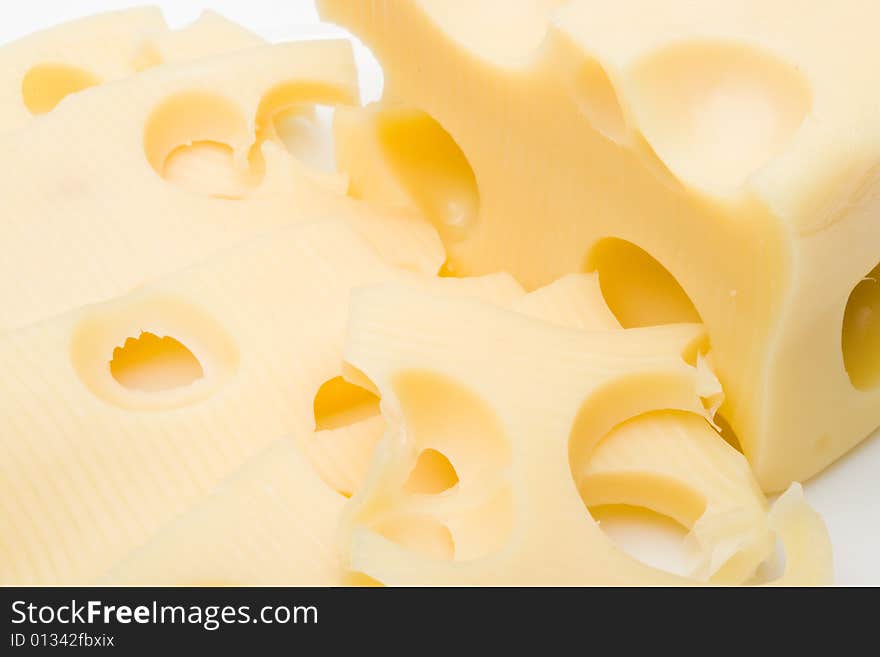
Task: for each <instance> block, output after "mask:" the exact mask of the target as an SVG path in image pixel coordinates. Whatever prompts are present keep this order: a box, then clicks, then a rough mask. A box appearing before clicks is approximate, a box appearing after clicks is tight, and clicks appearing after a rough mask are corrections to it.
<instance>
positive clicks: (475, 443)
mask: <svg viewBox="0 0 880 657" xmlns="http://www.w3.org/2000/svg"><path fill="white" fill-rule="evenodd" d="M392 386H393V388H394V392H395V395H396V397H397V399H398V401H399V402H400V406H401V409H402V410H403V418H404V426H405V429H406V432H407V435H408V437H409V438H410V439H411V440H412V441H413V443H414V446H415V448H416V449H417V450H419V452H418V453H419V454H420V455H421V458H420V459H419V460H421V461H422V463H421V464H419V462H418V460H417V461H416V463H415V464H414V468H416V472H417V474H418V473H419V472H421V471H422V470H421V469H420V465H421V466H423V468H424V470H426V471H428V472H432V473H435V474H436V473H445V474H443V476H440V477H437V478H434V477H431V478H430V480H431V481H432V482H433V483H432V485H433V486H434V487H435V488H436V487H437V486H439V485H441V484H440V483H437V482H445V483H450V482H452V480H453V476H454V477H455V479H457V480H460V481H461V483H462V485H465V484H468V483H469V482H478V481H481V480H484V479H485V478H486V477H497V476H501V474H502V473H503V472H504V471H505V470H506V468H507V467H508V465H509V463H510V460H511V455H510V444H509V442H508V440H507V436H506V434H505V432H504V430H503V429H502V427H501V424H500V422H499V420H498V417H497V415H496V414H495V413H494V411H493V410H492V409H491V408H490V407H489V406H488V405H487V404H486V402H485V401H484V400H483V399H482V398H480V397H479V396H478V395H476V394H474V393H473V392H471V391H470V390H468V389H467V388H465V387H464V386H462V385H460V384H458V383H457V382H455V381H453V380H451V379H448V378H445V377H443V376H441V375H437V374H433V373H429V372H424V371H411V372H404V373H402V374H399V375H397V376H396V377H395V378H394V380H393V382H392ZM429 449H430V450H433V452H435V453H432V452H427V450H429ZM426 452H427V453H426ZM444 461H447V462H448V463H449V466H448V467H447V466H446V464H445V463H444ZM453 463H454V464H455V466H454V467H452V465H451V464H453Z"/></svg>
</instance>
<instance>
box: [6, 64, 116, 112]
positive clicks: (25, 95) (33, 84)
mask: <svg viewBox="0 0 880 657" xmlns="http://www.w3.org/2000/svg"><path fill="white" fill-rule="evenodd" d="M100 83H101V80H100V79H98V78H97V77H96V76H94V75H93V74H92V73H90V72H88V71H86V70H85V69H81V68H77V67H76V66H68V65H66V64H38V65H37V66H34V67H33V68H31V69H30V70H29V71H28V72H27V73H26V74H25V76H24V78H23V79H22V82H21V96H22V100H24V104H25V107H27V109H28V111H29V112H30V113H31V114H34V115H38V114H47V113H48V112H51V111H52V110H53V109H55V107H56V106H57V105H58V103H60V102H61V101H62V100H64V99H65V98H66V97H67V96H69V95H70V94H74V93H77V92H78V91H82V90H83V89H88V88H89V87H94V86H96V85H98V84H100Z"/></svg>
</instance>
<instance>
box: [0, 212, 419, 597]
mask: <svg viewBox="0 0 880 657" xmlns="http://www.w3.org/2000/svg"><path fill="white" fill-rule="evenodd" d="M391 230H392V232H393V234H394V236H395V237H396V238H397V239H405V228H403V227H401V226H397V227H394V228H392V229H391ZM409 276H411V274H408V273H406V272H404V271H402V270H398V269H393V268H390V267H389V266H387V265H385V264H384V263H383V262H382V261H381V260H380V259H379V257H378V256H377V255H376V254H375V253H374V251H373V250H372V249H371V248H370V247H369V245H368V244H367V243H366V242H365V241H364V240H363V239H361V238H359V237H357V235H356V234H355V233H354V232H353V231H352V230H351V229H350V228H349V227H348V226H347V225H346V223H345V222H344V221H342V220H321V221H315V222H307V223H303V224H300V225H297V226H293V227H290V228H286V229H283V230H281V231H276V232H275V233H273V234H271V235H268V236H265V237H262V238H259V239H258V240H256V241H254V242H252V243H250V244H248V245H246V246H242V247H240V248H237V249H233V250H230V251H228V252H225V253H223V254H218V255H217V256H216V257H214V258H211V259H209V260H206V261H205V262H204V263H202V264H200V265H198V266H195V267H192V268H189V269H187V270H184V271H181V272H178V273H175V274H173V275H170V276H168V277H167V278H164V279H162V280H160V281H158V282H155V283H153V284H150V285H146V286H142V287H141V288H140V289H139V290H138V291H136V292H134V293H132V294H130V295H128V296H125V297H122V298H120V299H118V300H114V301H112V302H108V303H105V304H99V305H93V306H88V307H85V308H82V309H79V310H76V311H74V312H71V313H69V314H66V315H63V316H61V317H58V318H55V319H52V320H50V321H44V322H41V323H38V324H35V325H33V326H30V327H28V328H25V329H21V330H18V331H12V332H8V333H7V334H5V335H4V336H0V368H2V370H3V372H4V376H3V377H2V380H0V455H2V456H0V500H4V504H3V510H2V513H0V555H2V558H0V582H3V583H4V584H73V583H80V584H81V583H88V582H92V581H94V580H95V579H96V578H98V577H99V576H100V575H101V574H102V573H103V572H105V571H106V570H107V569H109V568H110V567H111V566H113V565H114V564H115V563H117V562H118V561H119V560H120V559H122V558H123V557H125V556H126V555H128V554H129V553H130V552H131V550H133V549H134V548H136V547H138V546H139V545H141V544H143V543H144V542H146V541H147V540H148V539H149V538H150V537H152V536H153V534H154V533H155V532H156V531H158V530H159V529H160V528H161V527H162V526H163V525H165V524H166V523H168V522H169V521H171V520H172V519H173V518H175V517H176V516H178V515H179V514H181V513H183V512H184V511H186V510H188V509H189V508H190V507H192V506H193V505H194V504H196V503H198V502H199V501H200V500H202V499H203V498H204V497H205V496H206V495H208V494H209V493H211V492H212V491H214V490H215V489H216V487H217V486H218V485H219V484H220V482H221V481H222V480H223V479H224V478H225V477H227V476H228V475H230V474H232V473H233V472H235V471H236V470H238V469H239V468H241V467H242V466H243V465H244V464H246V463H248V462H249V461H251V460H252V459H254V458H255V457H257V456H258V455H259V454H260V453H261V452H263V451H264V450H266V449H267V448H269V447H270V446H272V445H274V444H275V443H276V442H277V441H278V440H280V439H281V438H282V437H284V436H294V437H295V436H302V435H304V434H308V433H311V432H312V431H314V428H315V425H314V410H313V399H314V397H315V394H316V392H317V391H318V390H319V388H320V387H321V386H322V384H323V383H324V382H326V381H328V380H330V379H333V378H334V377H337V376H339V375H340V374H341V373H342V347H343V339H344V332H345V324H346V319H347V301H348V297H349V293H350V290H351V289H352V288H353V287H355V286H359V285H368V284H371V283H373V284H375V283H379V282H383V281H388V280H395V279H397V280H400V279H402V278H404V277H409ZM296 458H298V457H296ZM303 458H304V457H303ZM293 460H295V457H294V456H293V455H291V456H289V457H286V461H289V462H292V461H293ZM305 463H306V461H303V465H302V466H297V467H300V468H306V467H307V466H306V465H305ZM255 467H257V466H255ZM302 486H303V487H304V488H303V490H304V491H305V492H306V493H308V495H312V496H313V497H309V498H308V499H314V500H315V504H316V505H318V504H319V502H320V503H322V504H323V502H321V500H326V499H328V498H327V496H326V495H325V496H324V497H323V498H322V497H321V493H319V492H315V491H314V490H313V489H315V486H312V484H309V483H307V482H306V481H305V480H304V481H303V483H302ZM328 490H329V489H328ZM330 498H332V496H330ZM327 503H328V504H330V503H331V502H327ZM267 512H268V510H267ZM291 558H292V557H291ZM303 558H305V557H303ZM291 567H292V566H291ZM285 572H290V571H285ZM303 576H309V577H311V576H314V577H315V578H318V577H320V576H321V575H320V574H319V572H318V571H317V570H315V571H309V572H304V573H303Z"/></svg>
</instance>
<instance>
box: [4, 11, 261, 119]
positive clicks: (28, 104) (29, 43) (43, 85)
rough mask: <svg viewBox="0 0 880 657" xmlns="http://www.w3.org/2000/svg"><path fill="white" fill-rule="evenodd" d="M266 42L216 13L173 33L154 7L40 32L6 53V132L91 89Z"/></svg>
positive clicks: (11, 47)
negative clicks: (71, 96) (77, 93)
mask: <svg viewBox="0 0 880 657" xmlns="http://www.w3.org/2000/svg"><path fill="white" fill-rule="evenodd" d="M261 43H263V41H262V39H260V38H259V37H258V36H256V35H255V34H253V33H251V32H249V31H247V30H245V29H244V28H243V27H240V26H239V25H236V24H235V23H232V22H230V21H227V20H226V19H224V18H222V17H221V16H219V15H218V14H215V13H214V12H211V11H206V12H204V13H203V14H202V16H201V17H200V18H199V19H198V20H197V21H196V22H195V23H193V24H192V25H190V26H188V27H186V28H183V29H181V30H178V31H172V30H169V29H168V27H167V26H166V25H165V22H164V20H163V19H162V13H161V12H160V11H159V10H158V9H157V8H153V7H149V8H147V7H145V8H137V9H128V10H125V11H118V12H110V13H105V14H98V15H96V16H91V17H88V18H83V19H80V20H77V21H73V22H70V23H66V24H63V25H59V26H56V27H53V28H50V29H47V30H44V31H42V32H37V33H35V34H31V35H29V36H27V37H24V38H23V39H19V40H18V41H16V42H14V43H11V44H8V45H5V46H3V47H2V48H0V126H2V128H0V129H2V131H4V132H5V131H13V130H17V129H20V128H23V127H26V126H27V125H28V124H29V123H30V122H31V121H32V120H33V117H34V116H40V115H43V114H46V113H47V112H50V111H51V110H53V109H54V108H55V106H56V105H58V103H59V102H61V101H62V100H63V99H64V98H65V97H67V96H68V95H70V94H72V93H76V92H78V91H82V90H83V89H87V88H90V87H93V86H96V85H99V84H103V83H105V82H110V81H113V80H118V79H121V78H125V77H128V76H130V75H133V74H135V73H138V72H140V71H143V70H145V69H147V68H152V67H154V66H159V65H161V64H166V63H176V62H184V61H189V60H193V59H198V58H200V57H206V56H208V55H215V54H219V53H221V52H226V51H231V50H236V49H240V48H247V47H251V46H256V45H260V44H261Z"/></svg>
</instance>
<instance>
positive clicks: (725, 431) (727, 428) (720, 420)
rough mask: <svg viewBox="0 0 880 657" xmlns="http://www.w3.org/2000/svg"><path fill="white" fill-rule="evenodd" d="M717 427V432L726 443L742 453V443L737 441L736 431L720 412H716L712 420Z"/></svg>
mask: <svg viewBox="0 0 880 657" xmlns="http://www.w3.org/2000/svg"><path fill="white" fill-rule="evenodd" d="M713 421H714V422H715V424H716V425H717V427H718V428H719V429H720V430H721V431H720V432H719V434H720V435H721V437H722V438H723V439H724V442H726V443H727V444H728V445H730V446H731V447H733V448H734V449H735V450H736V451H737V452H739V453H740V454H742V453H743V449H742V444H741V443H740V442H739V437H737V435H736V432H735V431H734V430H733V427H732V426H731V424H730V422H728V421H727V418H725V417H724V416H723V415H721V413H716V414H715V418H714V420H713Z"/></svg>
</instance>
